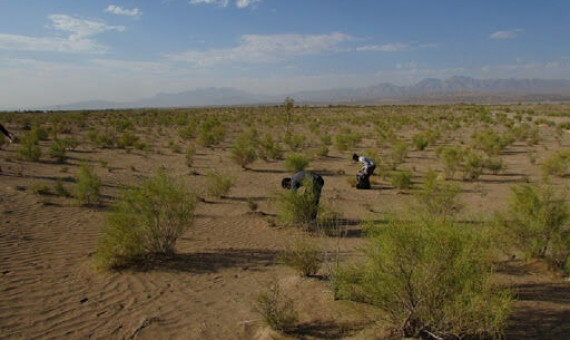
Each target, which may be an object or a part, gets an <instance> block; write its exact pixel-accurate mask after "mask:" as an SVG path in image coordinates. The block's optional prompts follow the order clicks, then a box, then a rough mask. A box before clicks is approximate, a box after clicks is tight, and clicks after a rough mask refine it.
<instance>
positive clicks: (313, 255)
mask: <svg viewBox="0 0 570 340" xmlns="http://www.w3.org/2000/svg"><path fill="white" fill-rule="evenodd" d="M321 253H322V251H321V249H320V247H319V245H318V244H317V243H316V242H315V241H314V240H311V239H309V238H298V239H296V240H294V241H293V242H291V243H289V244H288V245H287V246H286V248H285V250H284V251H283V252H281V254H280V255H279V260H280V261H281V262H283V263H284V264H286V265H287V266H289V267H291V268H293V269H295V270H296V271H298V272H299V273H300V274H301V275H302V276H305V277H307V276H313V275H315V274H316V273H317V272H318V271H319V268H320V267H321V264H322V257H321Z"/></svg>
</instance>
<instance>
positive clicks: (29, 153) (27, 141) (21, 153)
mask: <svg viewBox="0 0 570 340" xmlns="http://www.w3.org/2000/svg"><path fill="white" fill-rule="evenodd" d="M38 143H39V142H38V139H37V138H36V137H34V136H32V135H27V136H25V137H24V138H23V139H22V142H21V146H20V148H19V149H18V157H19V158H20V159H22V160H26V161H30V162H38V161H39V160H40V157H41V155H42V150H41V149H40V146H39V144H38Z"/></svg>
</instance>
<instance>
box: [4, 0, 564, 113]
mask: <svg viewBox="0 0 570 340" xmlns="http://www.w3.org/2000/svg"><path fill="white" fill-rule="evenodd" d="M454 75H464V76H471V77H475V78H546V79H555V78H556V79H570V1H567V0H565V1H556V0H549V1H539V0H536V1H534V0H524V1H523V0H518V1H516V0H512V1H508V0H494V1H486V0H479V1H475V0H473V1H467V0H453V1H452V0H441V1H437V0H433V1H427V0H398V1H395V0H393V1H382V0H138V1H136V0H118V1H107V0H98V1H93V0H0V109H8V108H34V107H39V106H46V105H57V104H66V103H72V102H77V101H84V100H110V101H131V100H136V99H140V98H146V97H150V96H152V95H154V94H156V93H159V92H181V91H187V90H193V89H197V88H204V87H211V86H214V87H235V88H238V89H241V90H245V91H250V92H255V93H264V94H285V93H290V92H294V91H300V90H312V89H327V88H335V87H360V86H368V85H373V84H378V83H382V82H392V83H395V84H398V85H406V84H411V83H414V82H417V81H420V80H421V79H423V78H427V77H435V78H448V77H451V76H454Z"/></svg>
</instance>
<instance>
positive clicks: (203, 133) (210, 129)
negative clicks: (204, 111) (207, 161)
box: [198, 117, 226, 146]
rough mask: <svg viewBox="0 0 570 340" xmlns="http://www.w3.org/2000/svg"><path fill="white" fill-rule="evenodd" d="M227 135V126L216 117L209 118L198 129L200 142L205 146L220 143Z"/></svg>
mask: <svg viewBox="0 0 570 340" xmlns="http://www.w3.org/2000/svg"><path fill="white" fill-rule="evenodd" d="M225 137H226V128H225V127H224V126H223V125H222V123H221V122H220V121H219V120H218V119H217V118H216V117H209V118H207V119H206V120H205V121H204V122H203V123H202V125H200V128H199V129H198V143H200V145H203V146H211V145H218V144H220V143H221V142H222V141H223V140H224V138H225Z"/></svg>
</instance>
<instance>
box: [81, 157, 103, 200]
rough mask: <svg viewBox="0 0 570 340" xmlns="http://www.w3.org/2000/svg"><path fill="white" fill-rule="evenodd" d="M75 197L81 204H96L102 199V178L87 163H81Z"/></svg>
mask: <svg viewBox="0 0 570 340" xmlns="http://www.w3.org/2000/svg"><path fill="white" fill-rule="evenodd" d="M75 182H76V186H75V197H76V198H77V201H78V202H79V204H81V205H96V204H99V203H100V201H101V193H100V190H101V180H100V179H99V177H98V176H97V175H96V174H95V172H94V171H93V168H92V167H91V166H90V165H89V164H87V163H81V165H80V167H79V172H78V173H77V178H76V181H75Z"/></svg>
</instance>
